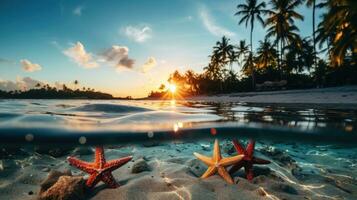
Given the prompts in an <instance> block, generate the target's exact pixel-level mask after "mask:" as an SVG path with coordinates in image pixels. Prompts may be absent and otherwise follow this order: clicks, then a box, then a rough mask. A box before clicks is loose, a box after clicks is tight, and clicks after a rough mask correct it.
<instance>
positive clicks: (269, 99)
mask: <svg viewBox="0 0 357 200" xmlns="http://www.w3.org/2000/svg"><path fill="white" fill-rule="evenodd" d="M187 100H197V101H206V102H246V103H263V104H300V105H303V104H305V106H306V105H310V107H311V104H314V106H318V107H319V105H317V104H320V107H321V106H322V107H323V106H324V107H327V108H334V107H336V108H339V107H340V108H347V107H348V108H356V105H357V86H344V87H331V88H316V89H303V90H280V91H261V92H245V93H244V92H243V93H231V94H222V95H211V96H196V97H190V98H188V99H187ZM321 104H324V105H321ZM318 107H317V108H318ZM314 108H316V107H314Z"/></svg>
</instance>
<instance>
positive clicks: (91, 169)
mask: <svg viewBox="0 0 357 200" xmlns="http://www.w3.org/2000/svg"><path fill="white" fill-rule="evenodd" d="M132 158H133V157H132V156H127V157H124V158H120V159H116V160H111V161H109V162H106V161H105V156H104V150H103V147H96V148H95V160H94V162H91V163H89V162H85V161H82V160H78V159H77V158H74V157H71V156H70V157H68V158H67V160H68V162H69V164H70V165H72V166H74V167H77V168H78V169H80V170H82V171H84V172H86V173H88V174H90V176H89V178H88V180H87V182H86V185H87V186H88V187H90V188H92V187H94V186H95V185H97V184H98V182H99V181H103V182H104V183H105V184H107V185H108V186H109V187H111V188H116V187H118V186H119V184H118V183H117V182H116V181H115V179H114V177H113V175H112V171H113V170H116V169H118V168H119V167H121V166H122V165H124V164H125V163H127V162H129V161H130V160H131V159H132Z"/></svg>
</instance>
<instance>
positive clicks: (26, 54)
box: [0, 0, 320, 97]
mask: <svg viewBox="0 0 357 200" xmlns="http://www.w3.org/2000/svg"><path fill="white" fill-rule="evenodd" d="M243 2H244V1H243V0H220V1H217V0H195V1H194V0H192V1H189V0H151V1H150V0H142V1H139V0H121V1H118V0H106V1H95V0H89V1H83V0H78V1H76V0H58V1H55V0H36V1H27V0H21V1H20V0H2V1H1V3H0V25H1V31H0V90H14V89H29V88H32V87H34V85H36V84H37V83H38V82H40V83H46V84H50V85H52V86H57V87H60V86H61V85H62V84H66V85H67V86H69V87H72V88H75V87H77V88H78V87H80V88H82V87H90V88H94V89H96V90H99V91H102V92H107V93H111V94H113V95H114V96H117V97H119V96H122V97H125V96H132V97H144V96H147V94H148V93H149V92H150V91H151V90H155V89H157V88H158V87H159V85H160V84H161V83H165V82H166V81H167V79H168V76H169V74H170V73H172V72H173V71H174V70H179V71H181V72H182V71H184V70H187V69H193V70H194V71H196V72H202V70H203V67H205V66H206V65H207V63H208V62H209V58H208V56H209V54H210V53H211V51H212V47H213V45H215V43H216V41H217V40H220V38H221V37H222V36H223V35H225V36H227V37H228V38H230V39H231V42H232V43H233V44H237V43H238V41H239V40H243V39H245V40H247V42H248V41H249V27H248V28H247V27H245V26H244V25H238V20H239V17H237V16H234V13H235V12H236V5H237V4H239V3H243ZM298 12H299V13H301V14H302V15H303V16H304V17H305V20H304V21H303V22H298V23H297V26H298V27H299V28H300V31H301V34H302V36H309V35H311V32H312V27H311V26H312V25H311V10H310V9H309V8H306V7H305V6H304V5H302V6H301V7H300V8H299V9H298ZM318 15H320V13H319V12H318ZM264 35H265V30H264V28H262V27H261V26H260V25H259V24H258V23H256V25H255V27H254V34H253V45H254V46H257V44H258V41H259V40H262V39H264ZM234 67H235V70H237V71H238V70H239V67H238V66H234ZM74 80H78V82H79V85H78V86H75V85H74V84H73V82H74Z"/></svg>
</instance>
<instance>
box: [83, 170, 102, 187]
mask: <svg viewBox="0 0 357 200" xmlns="http://www.w3.org/2000/svg"><path fill="white" fill-rule="evenodd" d="M99 181H100V175H99V174H98V173H93V174H91V175H90V176H89V178H88V180H87V182H86V185H87V186H88V187H89V188H92V187H94V186H95V185H97V184H98V183H99Z"/></svg>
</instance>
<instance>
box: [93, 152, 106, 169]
mask: <svg viewBox="0 0 357 200" xmlns="http://www.w3.org/2000/svg"><path fill="white" fill-rule="evenodd" d="M95 163H96V165H97V166H96V167H98V168H100V169H102V168H103V167H104V164H105V156H104V149H103V147H96V148H95Z"/></svg>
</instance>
